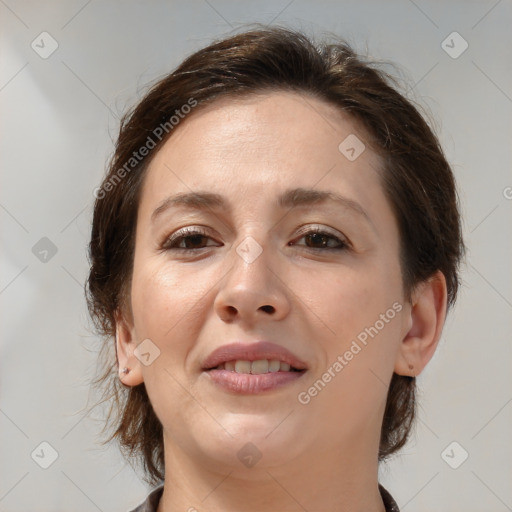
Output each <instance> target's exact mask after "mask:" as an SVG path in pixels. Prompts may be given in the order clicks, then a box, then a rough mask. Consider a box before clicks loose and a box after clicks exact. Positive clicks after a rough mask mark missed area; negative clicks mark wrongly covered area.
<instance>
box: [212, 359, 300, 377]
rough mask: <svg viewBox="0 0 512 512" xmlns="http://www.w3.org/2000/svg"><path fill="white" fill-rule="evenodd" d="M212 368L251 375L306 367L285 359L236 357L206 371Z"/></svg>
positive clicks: (297, 370)
mask: <svg viewBox="0 0 512 512" xmlns="http://www.w3.org/2000/svg"><path fill="white" fill-rule="evenodd" d="M212 370H227V371H230V372H236V373H244V374H250V375H263V374H265V373H276V372H299V373H301V372H305V371H306V370H305V369H299V368H295V367H293V366H291V365H290V364H289V363H286V362H285V361H280V360H279V359H257V360H256V361H249V360H244V359H236V360H233V361H226V362H225V363H220V364H219V365H217V366H215V367H214V368H205V371H212Z"/></svg>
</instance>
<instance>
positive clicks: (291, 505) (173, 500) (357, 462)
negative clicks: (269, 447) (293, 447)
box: [158, 443, 385, 512]
mask: <svg viewBox="0 0 512 512" xmlns="http://www.w3.org/2000/svg"><path fill="white" fill-rule="evenodd" d="M370 444H371V443H370ZM375 453H376V452H375V451H374V447H373V446H371V447H370V449H369V448H368V445H367V447H366V449H365V447H364V446H363V447H361V446H358V447H354V446H352V447H349V448H344V449H343V450H341V449H338V450H334V449H332V448H331V449H328V450H325V449H324V450H323V451H316V452H315V456H314V457H311V455H309V456H308V455H302V456H301V457H299V458H297V459H295V460H293V461H287V462H286V463H283V464H281V465H272V466H269V467H267V466H264V465H263V459H262V460H261V461H260V462H258V464H256V465H255V466H253V467H252V468H245V467H244V466H243V465H242V464H240V465H239V466H229V465H224V466H222V464H219V461H218V460H216V461H205V460H202V461H198V459H197V458H196V457H191V456H190V455H189V454H187V453H185V452H184V451H183V450H182V449H180V448H179V447H177V446H176V445H171V444H169V443H166V446H165V461H166V466H165V474H166V475H167V476H166V479H165V484H164V492H163V495H162V498H161V500H160V504H159V507H158V512H176V511H190V512H194V511H201V512H202V511H208V512H235V511H236V512H238V511H240V510H244V512H261V510H286V511H290V512H295V511H297V512H304V510H326V511H330V512H334V511H336V512H348V511H350V512H385V508H384V504H383V502H382V498H381V496H380V492H379V488H378V463H377V460H376V457H375Z"/></svg>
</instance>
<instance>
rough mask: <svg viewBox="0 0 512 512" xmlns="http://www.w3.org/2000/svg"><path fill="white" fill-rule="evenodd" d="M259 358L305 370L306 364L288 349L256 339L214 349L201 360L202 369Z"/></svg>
mask: <svg viewBox="0 0 512 512" xmlns="http://www.w3.org/2000/svg"><path fill="white" fill-rule="evenodd" d="M260 359H268V360H272V359H277V360H279V361H281V362H284V363H288V364H289V365H290V366H291V367H292V368H295V369H297V370H306V369H307V365H306V363H304V361H301V360H300V359H299V358H298V357H297V356H296V355H295V354H292V352H290V351H289V350H288V349H286V348H284V347H282V346H280V345H277V344H276V343H272V342H270V341H257V342H255V343H243V342H236V343H229V344H227V345H222V346H221V347H219V348H217V349H215V350H214V351H213V352H211V353H210V355H209V356H208V357H207V358H206V359H205V360H204V361H203V364H202V368H203V370H211V369H212V368H216V367H217V366H219V365H220V364H222V363H226V362H227V361H235V360H243V361H258V360H260Z"/></svg>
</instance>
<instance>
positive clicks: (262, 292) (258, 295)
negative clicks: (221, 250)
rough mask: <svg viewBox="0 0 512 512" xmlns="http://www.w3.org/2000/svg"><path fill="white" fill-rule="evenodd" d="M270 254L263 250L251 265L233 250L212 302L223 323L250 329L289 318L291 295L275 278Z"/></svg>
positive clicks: (273, 261)
mask: <svg viewBox="0 0 512 512" xmlns="http://www.w3.org/2000/svg"><path fill="white" fill-rule="evenodd" d="M240 245H242V244H240ZM239 247H240V246H239ZM270 252H271V250H270V249H265V250H262V252H261V253H260V254H259V255H258V257H257V258H256V259H254V260H253V261H251V260H248V259H247V258H244V257H243V253H242V252H236V247H235V246H234V247H233V253H234V254H233V260H232V261H233V263H232V267H231V268H230V270H229V271H228V272H227V275H226V276H225V277H224V279H223V280H222V281H221V284H220V289H219V291H218V293H217V296H216V298H215V302H214V309H215V312H216V313H217V315H218V316H219V317H220V318H221V319H222V320H223V321H224V322H226V323H236V322H238V323H241V324H246V326H253V325H254V324H257V323H258V322H264V321H269V320H270V321H277V320H282V319H283V318H285V317H286V315H288V313H289V311H290V302H289V297H288V294H289V293H290V292H289V290H288V289H287V287H286V285H285V284H284V282H283V281H282V280H281V278H280V277H278V276H279V268H278V262H277V261H276V260H277V259H276V258H275V257H271V256H272V255H271V254H270Z"/></svg>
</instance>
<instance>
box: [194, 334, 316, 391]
mask: <svg viewBox="0 0 512 512" xmlns="http://www.w3.org/2000/svg"><path fill="white" fill-rule="evenodd" d="M202 370H203V372H204V373H205V375H206V376H208V377H209V379H210V381H211V382H212V383H214V384H216V385H218V386H220V387H222V388H224V390H227V391H230V392H232V393H240V394H255V393H260V392H263V391H270V390H273V389H277V388H280V387H282V386H284V385H286V384H290V383H292V382H294V381H295V380H297V379H298V378H300V377H302V375H304V373H306V371H307V365H306V364H305V363H304V362H303V361H301V360H300V359H299V358H298V357H297V356H295V355H294V354H292V353H291V352H290V351H289V350H287V349H285V348H284V347H281V346H279V345H276V344H274V343H270V342H257V343H253V344H244V343H232V344H230V345H224V346H222V347H220V348H218V349H216V350H214V351H213V352H212V353H211V354H210V356H208V358H207V359H206V361H205V362H204V363H203V365H202Z"/></svg>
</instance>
